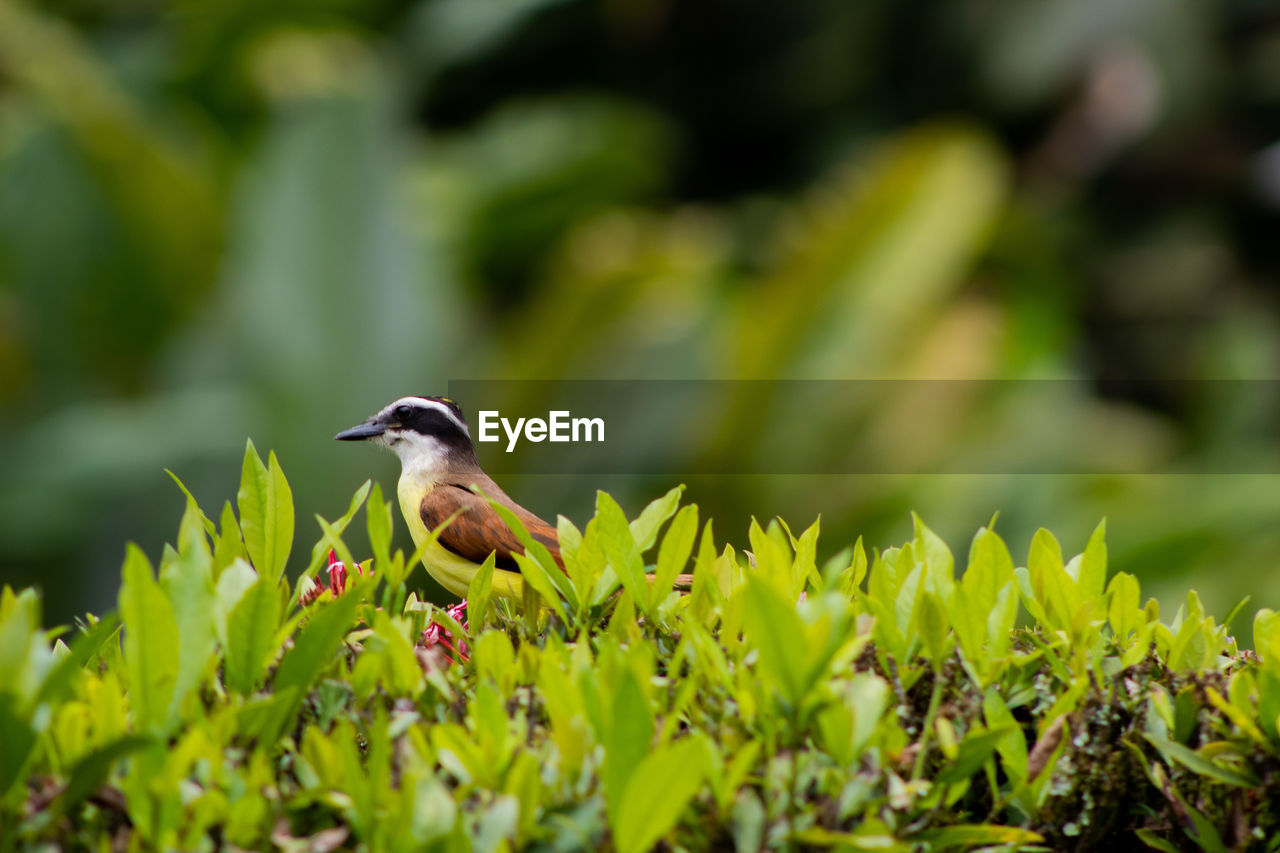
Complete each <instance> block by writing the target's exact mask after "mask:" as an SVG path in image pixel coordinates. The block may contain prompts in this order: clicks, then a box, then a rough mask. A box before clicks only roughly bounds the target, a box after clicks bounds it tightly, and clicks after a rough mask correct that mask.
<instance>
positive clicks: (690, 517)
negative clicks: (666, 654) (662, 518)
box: [649, 504, 698, 611]
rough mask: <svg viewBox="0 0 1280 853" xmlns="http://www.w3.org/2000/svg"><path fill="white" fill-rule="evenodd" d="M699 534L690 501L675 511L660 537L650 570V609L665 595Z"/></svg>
mask: <svg viewBox="0 0 1280 853" xmlns="http://www.w3.org/2000/svg"><path fill="white" fill-rule="evenodd" d="M697 536H698V507H697V506H695V505H693V504H690V505H689V506H686V507H684V508H683V509H681V510H680V511H679V512H678V513H676V517H675V519H674V520H673V521H672V522H671V526H670V527H668V528H667V532H666V534H665V535H664V536H663V537H662V546H661V547H660V548H659V549H658V564H657V567H656V569H655V571H654V573H653V584H652V587H651V589H650V590H649V593H650V601H649V609H650V611H652V610H654V609H655V608H657V606H658V604H659V603H660V602H662V600H663V599H665V598H666V597H667V596H668V595H670V594H671V588H672V585H673V584H674V583H675V579H676V575H678V574H680V570H681V569H683V568H684V567H685V564H687V563H688V562H689V555H690V554H692V553H693V542H694V539H696V538H697Z"/></svg>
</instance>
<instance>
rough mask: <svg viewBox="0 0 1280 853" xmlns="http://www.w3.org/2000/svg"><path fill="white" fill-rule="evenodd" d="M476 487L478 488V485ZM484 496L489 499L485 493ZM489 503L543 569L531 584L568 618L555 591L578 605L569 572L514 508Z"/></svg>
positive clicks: (573, 605)
mask: <svg viewBox="0 0 1280 853" xmlns="http://www.w3.org/2000/svg"><path fill="white" fill-rule="evenodd" d="M477 491H479V490H478V489H477ZM481 494H483V493H481ZM485 497H486V499H488V497H487V496H485ZM489 505H490V506H491V507H493V509H494V512H496V513H498V515H499V516H501V517H502V520H503V522H505V523H506V525H507V527H509V528H511V532H512V533H514V534H515V537H516V539H518V540H519V541H520V544H521V545H523V546H524V550H525V554H526V555H528V559H529V562H530V563H536V564H537V567H538V568H540V569H542V571H541V572H538V573H537V574H539V575H540V577H538V578H535V579H534V588H535V589H537V590H538V593H539V594H540V595H541V596H542V597H543V598H544V599H546V601H547V603H548V604H550V605H551V606H552V607H553V608H554V609H555V610H556V612H557V613H559V614H560V618H561V619H567V617H566V615H565V612H564V607H563V606H561V604H560V602H559V600H558V599H557V597H556V596H557V594H558V595H559V596H560V597H562V598H564V600H565V601H567V602H569V607H570V609H574V610H576V609H577V607H578V593H577V590H575V589H574V588H573V582H572V581H571V580H570V579H569V576H568V575H567V574H565V573H564V570H563V569H561V568H560V566H559V565H558V564H557V563H556V561H555V559H554V558H553V557H552V556H551V552H550V551H549V550H547V546H546V545H544V544H543V543H541V542H539V541H538V540H537V539H534V538H533V536H531V535H530V533H529V531H528V529H527V528H526V527H525V526H524V524H523V522H521V521H520V519H519V518H517V517H516V514H515V513H514V512H512V511H511V510H510V509H508V508H507V507H505V506H503V505H502V504H500V503H498V502H497V501H494V500H489ZM519 558H520V555H519V554H517V555H516V562H520V559H519ZM524 565H525V564H524V563H521V566H522V569H521V570H522V571H524V569H523V566H524ZM535 571H536V570H535ZM525 576H526V580H528V572H525ZM540 587H541V588H540ZM548 588H550V589H553V590H554V591H553V592H551V593H550V594H548V592H547V589H548ZM553 602H554V603H553Z"/></svg>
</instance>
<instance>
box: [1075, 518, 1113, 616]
mask: <svg viewBox="0 0 1280 853" xmlns="http://www.w3.org/2000/svg"><path fill="white" fill-rule="evenodd" d="M1106 580H1107V520H1106V519H1105V518H1104V519H1103V520H1102V521H1101V522H1099V523H1098V526H1097V527H1096V528H1094V531H1093V535H1092V536H1090V537H1089V544H1088V545H1086V546H1085V549H1084V554H1083V555H1081V557H1080V576H1079V577H1078V578H1076V586H1077V587H1079V589H1080V594H1081V596H1082V597H1083V598H1086V599H1087V598H1096V597H1098V596H1100V595H1102V588H1103V586H1104V585H1105V584H1106Z"/></svg>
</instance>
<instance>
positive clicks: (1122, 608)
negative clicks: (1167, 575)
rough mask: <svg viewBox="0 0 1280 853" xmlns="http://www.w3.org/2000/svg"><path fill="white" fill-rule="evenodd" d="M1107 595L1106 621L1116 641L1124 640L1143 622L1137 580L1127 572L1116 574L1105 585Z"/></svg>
mask: <svg viewBox="0 0 1280 853" xmlns="http://www.w3.org/2000/svg"><path fill="white" fill-rule="evenodd" d="M1107 595H1108V601H1107V621H1108V622H1110V623H1111V630H1112V632H1113V633H1114V634H1115V637H1116V639H1117V640H1125V639H1126V638H1128V636H1129V634H1131V633H1133V632H1134V631H1135V630H1137V629H1138V627H1139V626H1140V625H1142V624H1143V623H1144V622H1145V620H1144V619H1143V618H1142V617H1143V614H1142V598H1141V590H1140V588H1139V586H1138V579H1137V578H1135V577H1134V576H1133V575H1131V574H1128V573H1127V572H1117V573H1116V576H1115V577H1113V578H1112V579H1111V583H1109V584H1107Z"/></svg>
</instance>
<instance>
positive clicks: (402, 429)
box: [334, 396, 564, 602]
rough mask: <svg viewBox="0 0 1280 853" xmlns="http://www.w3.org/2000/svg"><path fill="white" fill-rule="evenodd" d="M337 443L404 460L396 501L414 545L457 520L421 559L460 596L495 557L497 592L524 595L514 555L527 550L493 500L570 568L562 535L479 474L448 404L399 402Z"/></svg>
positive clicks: (465, 432) (442, 400)
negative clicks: (362, 444)
mask: <svg viewBox="0 0 1280 853" xmlns="http://www.w3.org/2000/svg"><path fill="white" fill-rule="evenodd" d="M334 439H335V440H337V441H368V442H372V443H374V444H378V445H381V446H384V447H387V448H389V449H390V450H391V451H393V452H394V453H395V454H396V455H397V456H399V457H400V480H399V482H398V483H397V487H396V494H397V497H398V498H399V502H400V511H401V513H403V515H404V519H405V522H406V523H407V524H408V526H409V532H410V534H411V535H412V536H413V541H414V544H415V545H416V546H419V547H421V545H422V543H423V541H425V540H427V539H428V538H430V535H431V532H432V531H433V530H434V529H435V528H437V527H439V526H440V525H441V524H442V523H444V522H445V521H448V520H449V519H450V517H451V516H453V515H454V514H455V513H457V514H458V515H457V517H456V518H453V520H452V521H450V522H449V524H448V525H447V526H446V527H445V528H444V529H443V530H442V531H441V532H440V535H439V538H438V539H437V540H436V541H435V542H434V543H431V544H429V545H428V546H427V548H426V550H425V551H424V553H423V555H422V562H423V565H425V566H426V568H427V571H428V573H429V574H430V575H431V576H432V577H433V578H435V579H436V580H437V581H438V582H439V583H440V585H441V586H443V587H444V588H445V589H447V590H448V591H449V592H451V593H453V594H454V595H457V596H459V597H465V596H466V594H467V590H468V588H469V587H470V584H471V579H472V578H473V577H474V576H475V574H476V572H477V571H479V570H480V567H481V565H483V563H484V562H485V560H486V559H488V557H489V555H490V554H492V555H493V557H494V571H493V586H492V590H493V593H494V594H495V595H500V596H502V597H504V598H509V599H513V600H515V601H517V602H519V601H520V600H521V598H522V596H523V594H524V582H523V578H522V576H521V574H520V567H519V566H518V565H517V563H516V560H515V556H514V555H515V554H522V553H524V546H523V545H521V544H520V542H519V540H518V539H516V536H515V534H514V533H512V532H511V529H510V528H509V527H508V526H507V524H506V522H504V521H503V520H502V517H501V516H500V515H498V513H497V512H496V511H495V510H494V509H493V507H492V506H491V505H490V504H489V500H493V501H495V502H497V503H499V504H501V505H502V506H504V507H506V508H507V509H509V510H511V512H512V513H514V514H515V516H516V518H518V519H520V521H521V523H522V524H524V526H525V529H526V530H528V532H529V535H530V536H532V537H533V539H534V540H536V541H538V542H540V543H542V544H543V545H545V546H546V548H547V550H548V551H549V552H550V553H551V557H552V559H554V560H555V561H556V564H557V565H558V566H559V567H560V569H561V570H563V569H564V562H563V560H562V559H561V557H560V539H559V536H558V534H557V531H556V528H555V527H554V526H553V525H551V524H548V523H547V522H546V521H544V520H543V519H541V518H539V517H538V516H537V515H535V514H533V513H532V512H530V511H529V510H527V509H525V508H524V507H522V506H520V505H519V504H518V503H516V502H515V501H513V500H512V499H511V498H510V497H509V496H508V495H507V493H506V492H504V491H503V490H502V489H501V488H500V487H499V486H498V484H497V483H495V482H494V481H493V479H492V478H491V477H490V476H489V475H488V474H486V473H485V472H484V471H483V470H482V469H481V468H480V462H479V460H477V459H476V448H475V444H474V443H473V442H472V440H471V430H470V428H469V427H468V426H467V420H466V418H465V416H464V415H463V413H462V408H461V407H460V406H459V405H458V404H457V403H455V402H454V401H453V400H450V399H449V398H448V397H427V396H422V397H419V396H410V397H401V398H400V399H398V400H396V401H395V402H392V403H389V404H388V405H386V406H384V407H383V409H382V410H381V411H379V412H378V413H377V414H376V415H374V416H373V417H371V418H369V419H368V420H366V421H365V422H364V423H361V424H357V425H356V426H353V427H351V428H350V429H346V430H343V431H342V432H340V433H338V434H337V435H335V436H334ZM473 487H475V489H478V491H479V492H480V493H479V494H477V491H475V490H473ZM486 498H488V500H486Z"/></svg>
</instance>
